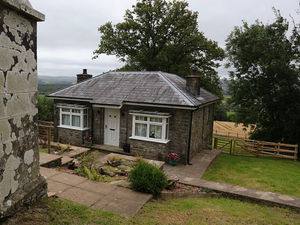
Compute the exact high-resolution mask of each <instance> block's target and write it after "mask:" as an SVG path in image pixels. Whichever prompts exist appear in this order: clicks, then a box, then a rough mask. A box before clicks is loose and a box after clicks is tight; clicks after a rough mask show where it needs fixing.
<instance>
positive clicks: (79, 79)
mask: <svg viewBox="0 0 300 225" xmlns="http://www.w3.org/2000/svg"><path fill="white" fill-rule="evenodd" d="M92 77H93V75H91V74H88V73H87V69H83V70H82V74H77V83H80V82H82V81H85V80H87V79H90V78H92Z"/></svg>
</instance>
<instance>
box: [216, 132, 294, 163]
mask: <svg viewBox="0 0 300 225" xmlns="http://www.w3.org/2000/svg"><path fill="white" fill-rule="evenodd" d="M213 148H215V149H218V150H221V151H222V152H224V153H228V154H232V155H245V156H256V157H258V156H269V157H274V158H284V159H294V160H297V158H298V145H292V144H282V143H274V142H266V141H256V140H249V139H238V138H230V137H224V136H218V135H214V141H213Z"/></svg>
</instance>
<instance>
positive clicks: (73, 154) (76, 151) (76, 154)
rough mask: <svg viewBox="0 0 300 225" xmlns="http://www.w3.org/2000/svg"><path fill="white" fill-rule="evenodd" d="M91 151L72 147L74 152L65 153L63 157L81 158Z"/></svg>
mask: <svg viewBox="0 0 300 225" xmlns="http://www.w3.org/2000/svg"><path fill="white" fill-rule="evenodd" d="M89 151H91V149H89V148H81V147H75V148H73V147H72V150H71V151H69V152H64V153H63V154H62V155H63V156H67V157H70V158H77V157H79V156H81V155H82V154H84V153H86V152H89Z"/></svg>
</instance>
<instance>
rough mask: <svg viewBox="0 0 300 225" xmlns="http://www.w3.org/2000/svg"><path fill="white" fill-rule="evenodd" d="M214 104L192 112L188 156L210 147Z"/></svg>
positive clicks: (191, 156)
mask: <svg viewBox="0 0 300 225" xmlns="http://www.w3.org/2000/svg"><path fill="white" fill-rule="evenodd" d="M213 117H214V104H211V105H208V106H205V107H203V108H200V109H198V110H196V111H194V112H193V119H192V132H191V147H190V158H191V159H192V158H193V157H194V156H195V155H196V154H197V153H198V152H200V151H202V150H206V149H211V147H212V135H213Z"/></svg>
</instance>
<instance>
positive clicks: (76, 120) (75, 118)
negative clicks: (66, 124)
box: [72, 115, 80, 127]
mask: <svg viewBox="0 0 300 225" xmlns="http://www.w3.org/2000/svg"><path fill="white" fill-rule="evenodd" d="M72 126H73V127H80V116H74V115H73V116H72Z"/></svg>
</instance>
